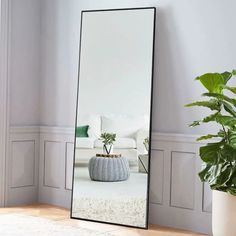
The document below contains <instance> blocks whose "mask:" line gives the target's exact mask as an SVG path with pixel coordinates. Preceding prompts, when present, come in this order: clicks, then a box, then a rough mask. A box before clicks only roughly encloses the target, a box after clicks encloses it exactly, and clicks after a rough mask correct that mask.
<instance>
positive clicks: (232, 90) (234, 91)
mask: <svg viewBox="0 0 236 236" xmlns="http://www.w3.org/2000/svg"><path fill="white" fill-rule="evenodd" d="M223 88H224V89H227V90H229V91H231V92H232V93H235V94H236V87H230V86H224V87H223Z"/></svg>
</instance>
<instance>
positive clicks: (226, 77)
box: [221, 71, 232, 84]
mask: <svg viewBox="0 0 236 236" xmlns="http://www.w3.org/2000/svg"><path fill="white" fill-rule="evenodd" d="M221 75H222V77H223V78H224V81H225V84H227V82H228V81H229V80H230V78H231V77H232V73H231V72H228V71H225V72H223V73H221Z"/></svg>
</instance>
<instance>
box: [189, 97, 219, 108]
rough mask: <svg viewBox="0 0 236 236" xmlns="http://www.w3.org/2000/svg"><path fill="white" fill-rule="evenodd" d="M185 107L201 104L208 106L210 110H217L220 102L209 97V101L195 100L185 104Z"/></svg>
mask: <svg viewBox="0 0 236 236" xmlns="http://www.w3.org/2000/svg"><path fill="white" fill-rule="evenodd" d="M185 106H186V107H193V106H202V107H208V108H210V109H211V110H219V109H220V103H219V102H218V100H217V99H210V100H209V101H197V102H193V103H190V104H187V105H185Z"/></svg>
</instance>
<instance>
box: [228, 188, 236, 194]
mask: <svg viewBox="0 0 236 236" xmlns="http://www.w3.org/2000/svg"><path fill="white" fill-rule="evenodd" d="M227 192H228V193H230V194H232V195H234V196H236V187H230V188H228V189H227Z"/></svg>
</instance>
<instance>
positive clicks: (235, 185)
mask: <svg viewBox="0 0 236 236" xmlns="http://www.w3.org/2000/svg"><path fill="white" fill-rule="evenodd" d="M233 76H236V70H233V71H232V72H224V73H207V74H204V75H201V76H199V77H197V78H196V80H197V81H199V82H201V83H202V85H203V86H204V87H205V88H206V89H207V92H206V93H203V94H202V96H203V97H205V98H208V99H207V100H204V101H197V102H193V103H191V104H188V105H186V106H187V107H193V106H200V107H205V108H208V109H210V110H211V112H212V114H211V115H208V116H207V117H205V118H203V119H202V120H197V121H194V122H193V123H192V124H191V125H190V127H195V126H199V125H201V124H208V123H209V122H216V123H217V124H218V125H219V127H220V129H219V131H218V132H217V133H216V134H207V135H205V136H202V137H199V138H198V139H197V140H198V141H201V140H208V139H212V138H214V139H215V140H214V141H213V142H210V143H207V144H206V145H204V146H202V147H200V158H201V160H202V161H203V168H202V171H201V172H200V173H199V177H200V179H201V181H203V182H207V183H208V184H209V185H210V187H211V189H212V190H213V202H212V203H213V209H212V227H213V235H214V236H223V235H225V236H226V235H227V236H235V235H236V99H234V98H232V97H231V96H230V95H232V96H234V97H235V94H236V87H231V86H229V85H228V82H229V80H230V79H231V77H233ZM226 91H227V92H228V93H229V94H230V95H229V96H227V95H226V94H225V92H226Z"/></svg>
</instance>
